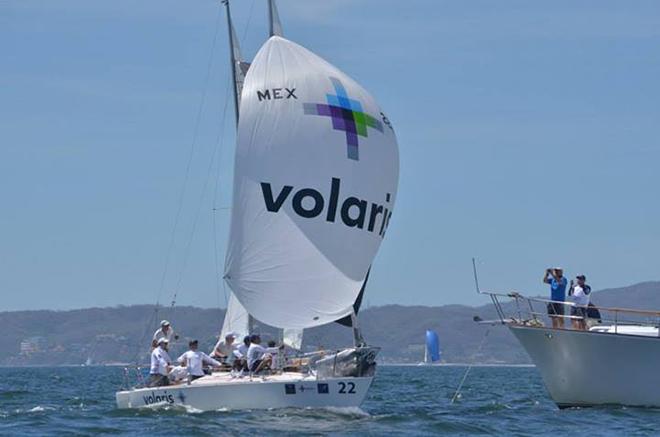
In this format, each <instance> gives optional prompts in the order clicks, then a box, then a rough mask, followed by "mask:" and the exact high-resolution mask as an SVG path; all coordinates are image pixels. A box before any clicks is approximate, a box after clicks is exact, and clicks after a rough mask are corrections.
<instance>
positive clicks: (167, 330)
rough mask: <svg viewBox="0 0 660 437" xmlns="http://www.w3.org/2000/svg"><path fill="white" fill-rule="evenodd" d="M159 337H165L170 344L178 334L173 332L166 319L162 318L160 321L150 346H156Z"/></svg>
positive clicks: (176, 338) (177, 337)
mask: <svg viewBox="0 0 660 437" xmlns="http://www.w3.org/2000/svg"><path fill="white" fill-rule="evenodd" d="M161 338H164V339H166V340H167V341H168V342H169V343H170V344H172V341H173V340H178V339H179V336H178V335H176V334H175V333H174V329H172V326H171V325H170V322H168V321H167V320H163V321H161V322H160V328H158V330H157V331H156V332H154V337H153V339H152V341H151V346H152V347H156V345H157V344H158V340H160V339H161Z"/></svg>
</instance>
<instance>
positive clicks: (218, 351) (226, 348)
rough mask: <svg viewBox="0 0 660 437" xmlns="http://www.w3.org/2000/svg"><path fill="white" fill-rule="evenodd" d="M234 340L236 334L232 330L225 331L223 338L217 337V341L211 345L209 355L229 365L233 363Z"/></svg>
mask: <svg viewBox="0 0 660 437" xmlns="http://www.w3.org/2000/svg"><path fill="white" fill-rule="evenodd" d="M234 340H236V334H235V333H233V332H229V333H227V335H225V338H224V339H223V338H219V339H218V342H217V343H216V345H215V346H214V347H213V351H212V352H211V357H213V358H215V359H216V360H219V361H221V362H223V363H226V364H228V365H230V366H231V365H232V364H233V363H234V358H235V355H234V349H236V346H237V345H236V343H234Z"/></svg>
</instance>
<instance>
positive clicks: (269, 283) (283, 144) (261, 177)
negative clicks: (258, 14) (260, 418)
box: [225, 36, 399, 328]
mask: <svg viewBox="0 0 660 437" xmlns="http://www.w3.org/2000/svg"><path fill="white" fill-rule="evenodd" d="M240 114H241V118H240V122H239V126H238V137H237V149H236V162H235V173H234V193H233V208H232V219H231V231H230V239H229V245H228V249H227V259H226V265H225V279H226V281H227V283H228V285H229V286H230V288H231V289H232V290H233V292H234V293H235V295H236V297H237V298H238V299H239V300H240V301H241V303H242V304H243V305H244V306H245V308H246V309H247V311H248V312H249V313H250V314H251V315H252V316H253V317H255V318H256V319H258V320H260V321H261V322H263V323H266V324H268V325H272V326H275V327H280V328H308V327H312V326H318V325H322V324H325V323H330V322H332V321H335V320H337V319H340V318H342V317H344V316H346V315H348V314H350V313H351V312H352V305H353V303H354V301H355V299H356V297H357V295H358V293H359V291H360V288H361V286H362V283H363V281H364V279H365V276H366V274H367V270H368V269H369V265H370V263H371V262H372V261H373V258H374V256H375V255H376V252H377V251H378V248H379V246H380V243H381V241H382V238H383V236H384V234H385V230H386V229H387V225H388V223H389V217H390V216H391V211H392V207H393V206H394V203H395V199H396V192H397V185H398V174H399V156H398V147H397V143H396V137H395V135H394V131H393V129H392V127H391V125H390V123H389V121H388V120H387V118H386V117H385V115H384V114H383V112H382V111H381V109H380V107H379V106H378V105H377V103H376V102H375V100H374V99H373V97H371V95H370V94H369V93H368V92H367V91H365V90H364V89H363V88H362V87H361V86H360V85H358V84H357V83H356V82H355V81H353V80H352V79H351V78H349V77H348V76H346V75H345V74H344V73H342V72H341V71H340V70H338V69H337V68H336V67H334V66H332V65H330V64H329V63H328V62H326V61H324V60H323V59H321V58H320V57H318V56H316V55H315V54H313V53H312V52H310V51H309V50H307V49H305V48H303V47H301V46H299V45H298V44H295V43H293V42H291V41H288V40H286V39H284V38H281V37H278V36H273V37H271V38H270V39H269V40H268V41H267V42H266V43H265V44H264V45H263V47H262V48H261V49H260V50H259V53H257V55H256V57H255V59H254V61H253V62H252V64H251V67H250V70H249V71H248V73H247V76H246V79H245V83H244V87H243V94H242V99H241V106H240Z"/></svg>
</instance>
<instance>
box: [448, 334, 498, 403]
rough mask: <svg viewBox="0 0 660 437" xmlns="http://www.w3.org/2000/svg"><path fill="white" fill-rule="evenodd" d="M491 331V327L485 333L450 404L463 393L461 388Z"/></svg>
mask: <svg viewBox="0 0 660 437" xmlns="http://www.w3.org/2000/svg"><path fill="white" fill-rule="evenodd" d="M489 333H490V328H488V329H486V333H485V334H484V338H483V339H482V340H481V344H480V345H479V347H478V348H477V350H476V351H475V352H474V354H473V355H472V360H471V361H472V363H470V365H469V366H468V368H467V369H466V370H465V373H464V374H463V378H462V379H461V382H460V383H459V384H458V388H457V389H456V393H454V396H452V398H451V402H450V404H453V403H454V402H456V399H458V397H459V396H460V395H461V389H462V388H463V384H464V383H465V380H466V379H467V377H468V374H469V373H470V370H472V367H473V366H474V359H475V358H476V356H477V354H478V353H479V352H481V348H482V347H484V344H485V343H486V339H487V338H488V334H489Z"/></svg>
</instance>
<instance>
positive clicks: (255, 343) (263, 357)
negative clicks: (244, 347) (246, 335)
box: [247, 334, 284, 373]
mask: <svg viewBox="0 0 660 437" xmlns="http://www.w3.org/2000/svg"><path fill="white" fill-rule="evenodd" d="M260 343H261V337H259V336H258V335H256V334H255V335H252V336H251V337H250V347H249V348H248V352H247V365H248V369H250V372H253V373H259V372H260V371H261V370H263V369H266V368H269V367H270V366H271V364H272V357H271V356H270V355H268V354H271V353H278V352H279V350H280V349H284V345H282V346H280V347H279V348H276V347H271V348H266V347H263V346H262V345H261V344H260Z"/></svg>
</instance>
